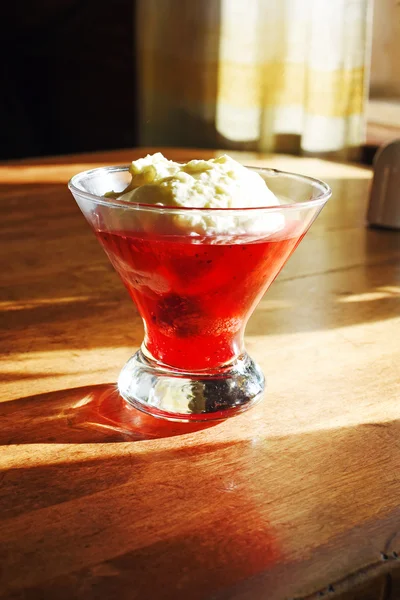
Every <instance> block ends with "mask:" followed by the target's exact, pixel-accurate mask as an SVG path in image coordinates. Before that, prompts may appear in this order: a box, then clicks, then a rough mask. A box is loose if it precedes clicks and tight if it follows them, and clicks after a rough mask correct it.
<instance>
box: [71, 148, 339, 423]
mask: <svg viewBox="0 0 400 600" xmlns="http://www.w3.org/2000/svg"><path fill="white" fill-rule="evenodd" d="M69 188H70V190H71V192H72V194H73V195H74V197H75V199H76V201H77V203H78V205H79V207H80V208H81V210H82V212H83V214H84V216H85V217H86V219H87V221H88V222H89V224H90V226H91V228H92V229H93V231H94V233H95V235H96V236H97V238H98V240H99V242H100V243H101V245H102V246H103V248H104V250H105V252H106V253H107V255H108V257H109V259H110V261H111V263H112V264H113V265H114V267H115V269H116V271H117V272H118V273H119V275H120V277H121V279H122V281H123V283H124V284H125V286H126V288H127V290H128V292H129V294H130V296H131V298H132V300H133V301H134V303H135V304H136V306H137V309H138V311H139V313H140V315H141V317H142V319H143V324H144V341H143V343H142V346H141V348H140V349H139V350H138V351H137V352H136V353H135V354H134V355H133V356H132V357H131V358H130V359H129V360H128V362H127V363H126V365H125V366H124V367H123V369H122V371H121V373H120V376H119V379H118V389H119V392H120V394H121V395H122V397H123V398H124V399H125V400H126V401H128V402H129V403H131V404H132V405H133V406H135V407H136V408H138V409H140V410H142V411H145V412H147V413H150V414H152V415H154V416H156V417H160V418H165V419H170V420H177V421H201V420H210V419H223V418H226V417H230V416H233V415H235V414H237V413H240V412H242V411H244V410H246V409H248V408H250V407H251V406H253V405H254V404H255V403H256V402H257V401H258V400H260V399H261V397H262V395H263V391H264V384H265V382H264V375H263V373H262V372H261V370H260V368H259V367H258V365H257V364H256V363H255V362H254V361H253V359H252V358H251V357H250V356H249V355H248V354H247V353H246V350H245V346H244V332H245V327H246V323H247V321H248V319H249V317H250V316H251V314H252V312H253V311H254V309H255V307H256V306H257V304H258V302H259V301H260V299H261V297H262V296H263V294H264V293H265V292H266V290H267V289H268V287H269V286H270V285H271V283H272V281H273V280H274V279H275V277H276V276H277V275H278V273H279V271H280V270H281V268H282V267H283V265H284V264H285V262H286V261H287V259H288V258H289V257H290V255H291V254H292V253H293V251H294V250H295V248H296V247H297V245H298V244H299V242H300V241H301V240H302V238H303V237H304V235H305V234H306V232H307V230H308V229H309V227H310V225H311V224H312V222H313V221H314V219H315V218H316V217H317V215H318V213H319V212H320V210H321V209H322V208H323V206H324V204H325V202H326V201H327V200H328V198H329V197H330V194H331V192H330V189H329V187H328V186H327V185H326V184H325V183H323V182H321V181H318V180H316V179H312V178H309V177H305V176H301V175H295V174H292V173H285V172H280V171H276V170H274V169H258V168H249V167H243V166H242V165H240V164H239V163H237V162H236V161H234V160H232V159H231V158H229V157H227V156H225V155H224V156H221V157H219V158H216V159H213V160H209V161H204V160H198V161H196V160H194V161H190V162H189V163H187V164H183V165H182V164H179V163H176V162H173V161H168V160H166V159H165V158H164V157H163V156H162V155H161V154H159V153H157V154H155V155H153V156H147V157H145V158H143V159H140V160H138V161H134V162H133V163H132V164H131V165H130V166H126V167H106V168H99V169H93V170H91V171H86V172H83V173H79V174H77V175H75V176H74V177H73V178H72V179H71V181H70V183H69ZM99 325H100V324H99Z"/></svg>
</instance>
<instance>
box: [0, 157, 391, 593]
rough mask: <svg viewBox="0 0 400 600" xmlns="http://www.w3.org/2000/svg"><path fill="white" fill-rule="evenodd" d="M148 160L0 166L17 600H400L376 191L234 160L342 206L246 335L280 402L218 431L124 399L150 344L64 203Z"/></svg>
mask: <svg viewBox="0 0 400 600" xmlns="http://www.w3.org/2000/svg"><path fill="white" fill-rule="evenodd" d="M143 153H144V151H143V150H141V151H140V150H135V151H123V152H114V153H111V152H110V153H104V154H92V155H88V156H72V157H66V158H64V157H63V158H57V159H47V160H31V161H25V162H20V163H12V164H3V165H0V184H1V191H2V199H1V209H0V210H1V222H2V230H3V231H2V236H1V240H2V252H1V261H2V268H1V273H2V278H1V279H2V286H3V287H2V299H1V319H2V324H3V329H4V337H3V350H4V356H3V361H2V370H3V377H2V382H3V383H2V387H1V400H2V403H1V405H0V407H1V408H0V411H1V416H2V419H1V428H0V443H1V476H2V483H1V502H0V504H1V509H0V519H1V523H0V541H1V558H0V565H1V568H2V583H1V594H2V597H9V598H14V599H25V600H27V599H29V600H30V599H35V600H36V599H40V600H42V599H53V598H57V600H63V599H68V600H70V599H71V598H74V599H75V598H85V599H88V598H96V599H101V600H103V599H109V598H110V599H129V600H132V599H139V598H140V599H141V600H142V599H151V600H153V599H155V600H158V599H161V598H162V599H174V600H175V599H178V600H179V599H185V600H186V599H188V600H197V599H203V598H207V599H213V600H222V599H229V600H230V599H235V600H261V599H262V600H274V599H279V600H281V599H287V598H310V599H311V598H317V597H320V596H322V595H324V596H326V597H328V598H336V597H341V598H352V599H355V598H361V597H362V598H371V599H374V600H375V599H376V600H377V599H378V598H381V599H383V598H385V599H387V598H389V597H392V598H397V597H399V596H400V584H399V578H398V577H397V571H396V568H395V567H396V564H397V565H398V564H399V563H400V560H398V555H397V553H399V554H400V508H399V499H400V441H399V440H400V420H399V419H400V402H399V400H400V367H399V365H400V232H395V231H383V230H369V229H367V228H366V227H365V222H364V218H365V210H366V204H367V200H368V190H369V185H370V178H371V173H370V171H368V170H366V169H363V168H361V167H357V166H351V165H338V164H334V163H329V162H324V161H322V160H317V159H301V158H293V157H285V156H260V155H258V156H257V155H244V154H243V155H235V153H232V154H233V155H234V156H235V157H239V159H240V160H242V162H244V163H247V164H253V165H270V166H274V167H277V168H283V169H286V170H296V171H299V172H302V173H306V174H311V175H315V176H317V177H321V178H323V179H326V180H327V181H328V182H329V183H330V184H331V185H332V187H333V192H334V195H333V198H332V199H331V200H330V202H329V203H328V205H327V206H326V208H325V209H324V211H323V213H322V214H321V216H320V217H319V219H318V220H317V222H316V223H315V224H314V225H313V227H312V229H311V231H310V232H309V234H308V236H307V237H306V239H305V240H304V241H303V242H302V244H301V246H300V247H299V249H298V250H297V252H296V253H295V255H294V256H293V258H292V259H291V260H290V262H289V263H288V265H287V266H286V267H285V269H284V270H283V271H282V273H281V275H280V276H279V278H278V280H277V281H276V282H275V283H274V285H273V286H272V288H271V289H270V290H269V292H268V293H267V295H266V297H265V299H263V300H262V301H261V303H260V305H259V307H258V309H257V311H256V312H255V314H254V316H253V317H252V319H251V321H250V323H249V325H248V328H247V348H248V350H249V352H250V353H251V355H252V356H253V357H254V358H255V359H256V360H257V361H258V362H259V363H260V364H261V366H262V368H263V369H264V371H265V373H266V374H267V379H268V393H267V395H266V398H265V400H264V401H263V402H262V403H261V404H260V405H258V406H257V407H256V408H254V409H252V410H251V411H249V412H248V413H245V414H243V415H241V416H238V417H236V418H234V419H231V420H228V421H226V422H223V423H218V424H216V425H213V426H211V427H210V426H209V427H206V426H199V425H197V426H196V425H193V424H192V425H185V424H170V423H164V422H161V421H158V420H155V419H153V418H152V417H148V416H146V415H144V414H141V413H139V412H137V411H135V410H133V409H128V408H127V407H126V406H125V405H124V404H123V402H121V400H120V399H119V398H118V396H117V393H116V391H115V385H114V382H115V381H116V378H117V375H118V372H119V370H120V368H121V367H122V365H123V363H124V362H125V360H126V359H127V358H128V357H129V356H130V355H131V354H132V352H133V351H134V350H135V349H136V348H137V347H138V345H139V343H140V342H141V339H142V325H141V323H140V320H139V318H138V316H137V314H136V312H135V310H134V308H133V306H132V304H131V301H130V300H129V298H128V295H127V293H126V292H125V290H124V288H123V286H122V284H121V283H120V281H119V279H118V277H117V275H116V274H115V273H114V271H113V270H112V268H111V266H110V265H109V263H108V261H107V259H106V257H105V255H104V254H103V251H102V250H101V248H100V246H99V245H98V243H97V241H96V240H95V238H94V236H93V235H92V233H91V232H90V230H89V228H88V226H87V225H86V222H85V221H84V219H83V217H82V215H81V214H80V212H79V210H78V208H77V206H76V205H75V202H74V200H73V198H72V196H71V195H70V193H69V191H68V189H67V187H66V183H67V180H68V178H69V177H70V175H72V174H73V173H76V172H78V171H80V170H83V169H86V168H89V167H94V166H99V165H105V164H120V163H126V162H129V160H131V159H133V158H135V157H138V156H139V155H142V154H143ZM165 153H166V154H167V155H168V156H169V157H171V158H175V159H178V160H187V159H188V158H189V157H195V156H209V155H210V156H211V155H212V154H213V153H212V152H206V151H202V152H201V151H195V150H186V151H182V150H174V151H172V150H170V151H168V150H166V151H165Z"/></svg>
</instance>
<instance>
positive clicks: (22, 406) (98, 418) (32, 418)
mask: <svg viewBox="0 0 400 600" xmlns="http://www.w3.org/2000/svg"><path fill="white" fill-rule="evenodd" d="M0 418H1V422H2V426H1V431H0V445H11V444H37V443H45V444H48V443H57V444H74V443H76V444H84V443H106V442H124V441H128V442H134V441H141V440H148V439H155V438H167V437H174V436H177V435H184V434H187V433H192V432H194V431H199V430H202V429H207V428H208V427H211V426H213V425H216V424H217V423H218V421H213V422H212V423H174V422H170V421H166V420H161V419H156V418H154V417H152V416H151V415H147V414H145V413H143V412H141V411H139V410H137V409H136V408H134V407H133V406H131V405H130V404H128V403H127V402H125V401H124V399H123V398H122V397H121V396H120V395H119V393H118V390H117V389H116V386H115V384H104V385H95V386H87V387H80V388H73V389H67V390H61V391H56V392H50V393H47V394H38V395H36V396H30V397H27V398H21V399H18V400H13V401H10V402H6V403H4V404H1V405H0Z"/></svg>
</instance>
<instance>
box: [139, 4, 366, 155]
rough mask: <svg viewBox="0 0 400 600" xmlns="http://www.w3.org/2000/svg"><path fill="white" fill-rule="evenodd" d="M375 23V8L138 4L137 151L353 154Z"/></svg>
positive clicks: (361, 132) (360, 135)
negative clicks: (211, 149)
mask: <svg viewBox="0 0 400 600" xmlns="http://www.w3.org/2000/svg"><path fill="white" fill-rule="evenodd" d="M371 21H372V15H371V2H370V0H137V32H136V33H137V36H136V37H137V45H138V46H137V57H138V78H139V81H138V88H139V108H140V123H139V130H140V144H141V145H157V146H188V147H190V146H197V147H219V148H226V149H229V148H231V149H253V150H258V151H263V152H270V151H278V152H279V151H284V152H294V153H324V152H337V151H343V150H346V149H352V148H357V147H358V146H359V145H360V144H361V143H362V142H363V140H364V113H365V104H366V99H367V92H368V71H369V54H370V39H371Z"/></svg>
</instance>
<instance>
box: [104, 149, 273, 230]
mask: <svg viewBox="0 0 400 600" xmlns="http://www.w3.org/2000/svg"><path fill="white" fill-rule="evenodd" d="M129 171H130V173H131V174H132V181H131V183H130V184H129V185H128V187H127V188H126V189H125V190H124V191H123V192H120V193H118V194H117V193H114V192H109V193H108V194H107V196H112V197H117V198H118V199H120V200H124V201H127V202H132V203H138V204H147V205H152V206H154V207H155V208H156V207H160V206H168V207H173V208H177V209H179V208H189V207H190V208H199V209H232V208H234V209H240V208H243V209H248V208H255V207H260V208H261V207H270V206H277V207H279V205H280V204H279V200H278V199H277V198H276V196H275V195H274V194H273V193H272V192H271V190H270V189H269V188H268V186H267V184H266V183H265V181H264V180H263V178H262V177H261V176H260V175H259V174H258V173H257V172H256V171H252V170H250V169H247V168H246V167H244V166H243V165H241V164H240V163H238V162H236V161H235V160H233V159H232V158H230V157H229V156H227V155H223V156H220V157H218V158H214V159H211V160H191V161H190V162H188V163H186V164H180V163H177V162H174V161H171V160H167V159H166V158H165V157H164V156H163V155H162V154H161V153H160V152H157V153H156V154H153V155H147V156H146V157H144V158H141V159H139V160H136V161H133V162H132V164H131V166H130V168H129ZM158 213H159V215H158V217H157V218H156V219H154V213H153V212H149V213H148V214H147V216H146V218H145V219H142V223H141V224H142V227H143V229H144V230H148V229H151V230H153V231H154V229H155V228H156V229H157V230H159V229H162V230H164V232H165V233H174V231H171V228H172V230H174V229H175V230H177V231H176V232H177V233H178V232H182V230H184V231H186V232H187V233H188V234H190V235H194V236H195V235H202V236H203V235H214V236H215V235H219V234H231V235H238V234H245V233H252V234H263V235H266V234H267V235H268V234H271V233H273V232H276V231H279V230H280V229H282V228H283V226H284V222H285V219H284V216H283V214H282V212H281V211H280V210H277V211H276V212H275V211H264V212H259V211H257V212H253V211H249V212H248V213H246V211H245V210H244V211H243V212H239V213H235V212H233V211H227V212H226V213H224V212H223V210H221V212H220V211H217V212H214V210H210V211H204V212H202V211H187V212H185V211H182V212H181V213H177V212H175V214H174V216H173V218H172V219H171V218H168V217H167V215H166V214H165V213H164V215H161V213H162V211H158ZM150 215H153V217H152V218H150ZM142 216H143V215H142Z"/></svg>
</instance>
